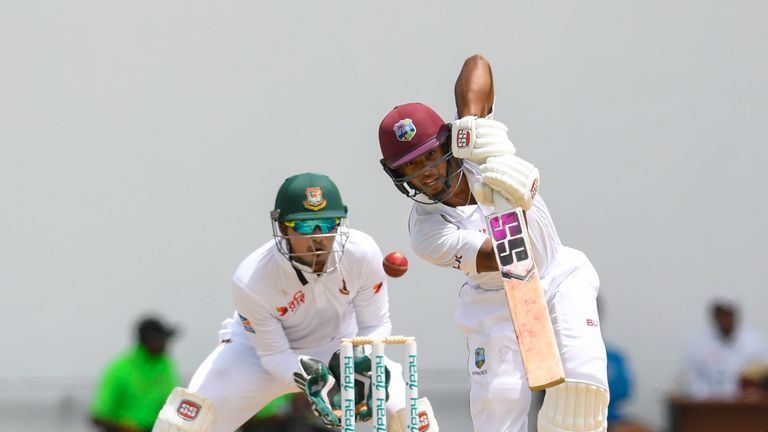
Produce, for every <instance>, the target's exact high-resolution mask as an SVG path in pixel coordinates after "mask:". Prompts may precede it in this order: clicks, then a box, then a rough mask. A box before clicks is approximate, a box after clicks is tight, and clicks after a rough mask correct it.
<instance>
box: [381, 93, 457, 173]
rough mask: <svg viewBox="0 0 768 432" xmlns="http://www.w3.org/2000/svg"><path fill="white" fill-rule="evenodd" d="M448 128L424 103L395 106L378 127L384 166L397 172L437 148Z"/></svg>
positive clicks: (446, 134)
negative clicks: (399, 168) (402, 166)
mask: <svg viewBox="0 0 768 432" xmlns="http://www.w3.org/2000/svg"><path fill="white" fill-rule="evenodd" d="M449 131H450V130H449V127H448V125H447V124H446V123H445V121H443V119H442V118H441V117H440V116H439V115H438V114H437V113H436V112H435V111H434V110H433V109H432V108H430V107H428V106H427V105H424V104H421V103H416V102H414V103H407V104H404V105H399V106H396V107H395V108H394V109H392V111H390V112H389V114H387V115H386V117H384V120H382V121H381V124H380V125H379V146H380V147H381V155H382V159H381V161H382V163H383V164H385V165H386V166H387V167H389V168H392V169H396V168H398V167H400V166H401V165H403V164H405V163H406V162H408V161H410V160H412V159H415V158H417V157H419V156H421V155H422V154H424V153H426V152H428V151H430V150H432V149H434V148H436V147H437V146H439V145H440V144H441V143H442V141H443V140H444V139H445V137H446V136H448V133H449Z"/></svg>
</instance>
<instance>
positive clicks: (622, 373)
mask: <svg viewBox="0 0 768 432" xmlns="http://www.w3.org/2000/svg"><path fill="white" fill-rule="evenodd" d="M597 307H598V311H599V316H600V325H601V326H603V327H604V326H605V322H606V321H605V315H606V312H605V305H604V301H603V298H602V296H600V297H598V299H597ZM605 353H606V358H607V360H608V362H607V369H608V390H609V392H610V396H611V399H610V402H609V403H608V431H609V432H650V430H651V429H649V428H648V427H647V426H646V425H644V424H641V423H638V422H637V421H635V420H633V419H632V416H630V415H628V414H627V413H626V412H624V408H625V404H626V403H627V402H628V401H629V400H630V399H631V398H632V394H633V391H634V374H633V372H632V368H631V366H630V362H629V360H628V359H627V356H626V354H625V353H624V351H623V350H622V349H621V348H620V347H619V346H617V345H616V344H614V343H612V342H611V341H609V340H608V339H606V340H605Z"/></svg>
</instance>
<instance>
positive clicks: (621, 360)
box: [605, 343, 633, 425]
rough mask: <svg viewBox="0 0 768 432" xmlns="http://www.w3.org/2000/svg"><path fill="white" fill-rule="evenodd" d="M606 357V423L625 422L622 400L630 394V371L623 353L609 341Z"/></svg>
mask: <svg viewBox="0 0 768 432" xmlns="http://www.w3.org/2000/svg"><path fill="white" fill-rule="evenodd" d="M605 351H606V354H607V357H608V389H609V391H610V394H611V401H610V402H609V403H608V425H611V424H613V423H616V422H626V421H627V415H626V414H625V413H624V410H623V409H624V402H626V401H627V400H629V398H630V397H631V396H632V385H633V383H632V372H631V370H630V368H629V364H628V362H627V360H626V357H625V356H624V353H623V352H622V351H621V350H619V349H618V348H617V347H615V346H613V345H612V344H610V343H606V345H605Z"/></svg>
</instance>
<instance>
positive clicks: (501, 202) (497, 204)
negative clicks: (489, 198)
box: [493, 191, 512, 212]
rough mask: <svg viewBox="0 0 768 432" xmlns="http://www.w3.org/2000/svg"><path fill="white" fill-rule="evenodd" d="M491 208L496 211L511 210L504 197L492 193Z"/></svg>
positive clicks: (497, 193)
mask: <svg viewBox="0 0 768 432" xmlns="http://www.w3.org/2000/svg"><path fill="white" fill-rule="evenodd" d="M493 208H494V209H495V210H496V211H497V212H500V211H506V210H510V209H512V206H511V205H510V204H509V201H507V199H506V198H504V195H502V194H500V193H499V192H496V191H493Z"/></svg>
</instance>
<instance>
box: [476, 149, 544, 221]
mask: <svg viewBox="0 0 768 432" xmlns="http://www.w3.org/2000/svg"><path fill="white" fill-rule="evenodd" d="M480 176H481V178H482V180H483V181H482V182H479V183H476V184H475V186H474V187H473V189H472V193H473V194H474V195H475V199H476V200H477V202H479V203H480V204H484V205H487V206H493V191H497V192H499V193H500V194H502V195H503V196H504V198H506V199H507V201H509V204H510V205H511V206H512V207H522V208H523V210H528V209H530V208H531V205H532V204H533V199H534V198H535V197H536V193H537V192H538V189H539V170H538V169H537V168H536V167H535V166H533V165H532V164H531V163H529V162H527V161H525V160H523V159H521V158H519V157H517V156H514V155H507V156H494V157H490V158H488V160H487V161H486V162H485V163H484V164H482V165H480Z"/></svg>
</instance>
